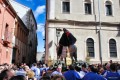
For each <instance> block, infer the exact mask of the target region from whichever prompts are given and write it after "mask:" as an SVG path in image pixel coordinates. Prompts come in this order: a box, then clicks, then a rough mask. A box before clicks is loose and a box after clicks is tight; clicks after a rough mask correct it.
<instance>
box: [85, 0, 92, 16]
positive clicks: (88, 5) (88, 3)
mask: <svg viewBox="0 0 120 80" xmlns="http://www.w3.org/2000/svg"><path fill="white" fill-rule="evenodd" d="M84 6H85V14H92V8H91V0H85V3H84Z"/></svg>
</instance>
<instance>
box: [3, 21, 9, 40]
mask: <svg viewBox="0 0 120 80" xmlns="http://www.w3.org/2000/svg"><path fill="white" fill-rule="evenodd" d="M8 27H9V25H8V24H7V23H6V26H5V33H4V39H5V40H8V37H9V36H8V34H9V33H8Z"/></svg>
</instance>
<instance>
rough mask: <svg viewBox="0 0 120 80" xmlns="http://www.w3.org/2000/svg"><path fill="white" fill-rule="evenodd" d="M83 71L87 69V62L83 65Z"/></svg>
mask: <svg viewBox="0 0 120 80" xmlns="http://www.w3.org/2000/svg"><path fill="white" fill-rule="evenodd" d="M82 71H86V64H85V63H84V64H83V65H82Z"/></svg>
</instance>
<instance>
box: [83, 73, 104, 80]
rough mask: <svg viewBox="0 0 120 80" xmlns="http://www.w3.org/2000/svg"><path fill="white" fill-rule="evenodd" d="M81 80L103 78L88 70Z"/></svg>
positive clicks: (100, 79) (99, 79)
mask: <svg viewBox="0 0 120 80" xmlns="http://www.w3.org/2000/svg"><path fill="white" fill-rule="evenodd" d="M83 80H105V79H104V78H103V77H102V76H100V75H98V74H97V73H94V72H88V73H87V74H86V75H85V76H84V77H83Z"/></svg>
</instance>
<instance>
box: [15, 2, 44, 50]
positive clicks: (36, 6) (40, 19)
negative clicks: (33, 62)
mask: <svg viewBox="0 0 120 80" xmlns="http://www.w3.org/2000/svg"><path fill="white" fill-rule="evenodd" d="M15 1H16V2H19V3H20V4H23V5H25V6H27V7H29V8H31V9H32V10H33V13H34V15H35V18H36V22H37V27H38V30H37V37H38V47H37V51H38V52H44V40H43V39H44V34H45V33H44V24H45V4H46V2H45V1H46V0H15Z"/></svg>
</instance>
